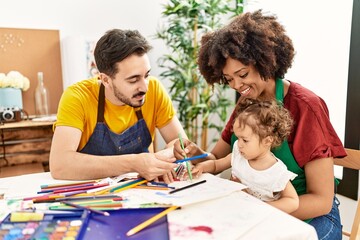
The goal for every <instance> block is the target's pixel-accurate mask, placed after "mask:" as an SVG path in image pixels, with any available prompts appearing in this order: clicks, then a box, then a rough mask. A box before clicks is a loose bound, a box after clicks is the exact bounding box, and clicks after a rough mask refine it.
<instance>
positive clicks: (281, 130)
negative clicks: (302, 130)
mask: <svg viewBox="0 0 360 240" xmlns="http://www.w3.org/2000/svg"><path fill="white" fill-rule="evenodd" d="M236 114H237V117H236V118H235V120H234V121H237V122H238V123H239V126H240V128H242V127H244V126H245V125H247V126H249V127H250V128H251V129H252V131H253V132H254V134H257V135H259V138H260V140H262V139H264V138H266V137H267V136H272V137H273V139H274V141H273V143H272V145H271V148H274V147H278V146H280V145H281V143H282V142H283V141H284V140H285V139H286V138H287V137H288V136H289V134H290V132H291V129H292V126H293V119H292V118H291V115H290V112H289V111H288V110H287V109H286V108H284V107H283V106H282V105H280V104H278V103H277V102H276V101H275V100H273V101H261V100H257V99H251V98H245V99H243V100H241V101H239V103H238V105H237V106H236Z"/></svg>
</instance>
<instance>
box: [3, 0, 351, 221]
mask: <svg viewBox="0 0 360 240" xmlns="http://www.w3.org/2000/svg"><path fill="white" fill-rule="evenodd" d="M162 3H164V0H131V1H130V0H128V1H125V0H88V1H86V0H61V1H48V0H31V1H29V0H11V1H2V5H1V14H0V27H7V28H8V27H9V28H37V29H59V30H60V37H61V40H64V39H68V38H71V37H74V36H75V37H81V38H84V39H95V40H97V39H98V38H99V37H100V36H101V35H103V33H104V32H105V31H106V30H108V29H111V28H124V29H138V30H139V31H140V32H141V33H142V34H143V35H144V36H146V37H147V38H148V40H149V41H150V42H151V44H152V45H153V46H154V49H153V50H152V52H151V53H150V60H151V63H152V69H153V70H152V74H154V75H158V74H159V73H160V70H159V68H158V67H157V64H156V59H158V57H159V56H160V55H161V54H162V53H164V52H165V51H166V47H165V46H164V45H163V43H162V42H161V41H160V40H155V39H153V38H152V36H153V35H154V34H155V32H156V29H157V28H158V26H159V24H160V22H161V11H162V10H163V9H162V5H161V4H162ZM258 8H263V9H264V10H267V11H269V12H271V13H275V14H277V15H278V17H279V20H280V21H281V22H282V23H283V24H284V25H285V27H286V29H287V31H288V33H289V35H290V37H291V38H292V39H293V41H294V45H295V48H296V51H297V54H296V56H295V62H294V64H293V67H292V69H290V71H289V73H288V74H287V75H286V77H287V78H288V79H290V80H292V81H296V82H299V83H300V84H302V85H304V86H306V87H308V88H309V89H311V90H313V91H314V92H315V93H317V94H318V95H319V96H321V97H322V98H323V99H324V100H325V101H326V102H327V105H328V107H329V111H330V118H331V121H332V123H333V125H334V127H335V130H336V132H337V133H338V135H339V137H340V138H341V139H342V140H343V139H344V131H345V110H346V90H347V77H348V61H349V45H350V31H351V15H352V0H344V1H335V0H316V1H311V0H305V1H289V0H271V1H270V0H252V1H247V3H246V10H254V9H258ZM64 58H65V57H64ZM63 66H66V63H65V64H63ZM63 68H64V69H63V72H64V78H67V79H64V81H66V82H76V81H79V80H81V79H78V78H80V77H74V78H73V79H72V77H71V76H69V75H68V74H67V69H66V67H63ZM0 72H1V69H0ZM165 85H166V83H165ZM349 201H350V200H349ZM344 205H345V206H344ZM341 206H342V207H346V206H350V207H352V205H351V204H347V199H344V201H343V203H342V205H341ZM348 212H351V210H350V211H348ZM348 218H349V216H344V217H343V219H346V220H345V221H346V222H348V220H347V219H348Z"/></svg>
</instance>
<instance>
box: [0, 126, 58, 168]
mask: <svg viewBox="0 0 360 240" xmlns="http://www.w3.org/2000/svg"><path fill="white" fill-rule="evenodd" d="M52 126H53V122H34V121H30V120H25V121H21V122H14V123H5V124H3V125H0V134H1V139H0V146H1V149H0V167H6V166H15V165H19V164H29V163H41V164H43V165H44V166H45V170H46V167H48V162H49V153H50V147H51V140H52V136H53V130H52Z"/></svg>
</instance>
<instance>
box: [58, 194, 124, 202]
mask: <svg viewBox="0 0 360 240" xmlns="http://www.w3.org/2000/svg"><path fill="white" fill-rule="evenodd" d="M98 199H112V200H114V199H121V200H123V198H121V197H119V196H118V195H113V194H111V195H99V196H82V197H64V198H59V199H57V200H59V201H83V200H98ZM114 201H119V200H114Z"/></svg>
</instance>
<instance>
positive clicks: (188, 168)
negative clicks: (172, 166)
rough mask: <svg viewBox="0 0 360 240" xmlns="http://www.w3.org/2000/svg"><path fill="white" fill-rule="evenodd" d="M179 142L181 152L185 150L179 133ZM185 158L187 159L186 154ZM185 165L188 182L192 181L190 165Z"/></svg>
mask: <svg viewBox="0 0 360 240" xmlns="http://www.w3.org/2000/svg"><path fill="white" fill-rule="evenodd" d="M179 141H180V145H181V148H182V150H185V147H184V142H183V140H182V136H181V134H180V133H179ZM185 158H187V156H186V153H185ZM185 164H186V169H187V172H188V175H189V178H190V181H192V173H191V169H190V164H189V162H186V163H185Z"/></svg>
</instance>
